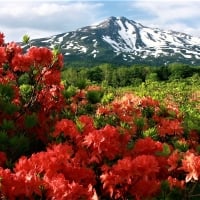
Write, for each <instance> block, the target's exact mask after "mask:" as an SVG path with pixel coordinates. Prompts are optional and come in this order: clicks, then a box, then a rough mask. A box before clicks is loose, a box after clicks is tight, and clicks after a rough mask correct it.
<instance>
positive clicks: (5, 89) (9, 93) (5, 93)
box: [0, 84, 14, 101]
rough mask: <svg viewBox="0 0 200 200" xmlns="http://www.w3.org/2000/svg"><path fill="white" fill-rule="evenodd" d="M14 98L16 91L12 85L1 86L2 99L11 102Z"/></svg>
mask: <svg viewBox="0 0 200 200" xmlns="http://www.w3.org/2000/svg"><path fill="white" fill-rule="evenodd" d="M13 97H14V90H13V88H12V86H11V85H8V84H7V85H4V84H0V98H1V99H3V100H5V101H10V100H11V99H12V98H13Z"/></svg>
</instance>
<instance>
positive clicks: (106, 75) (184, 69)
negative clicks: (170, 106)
mask: <svg viewBox="0 0 200 200" xmlns="http://www.w3.org/2000/svg"><path fill="white" fill-rule="evenodd" d="M192 76H200V66H189V65H186V64H182V63H172V64H169V65H168V66H161V67H152V66H151V67H150V66H139V65H133V66H129V67H127V66H120V67H119V66H118V67H115V66H112V65H111V64H101V65H98V66H94V67H70V66H68V67H66V68H64V70H63V71H62V79H63V80H65V82H66V83H67V84H70V85H74V86H78V87H84V84H86V82H91V83H95V84H104V85H108V86H112V87H125V86H131V85H132V86H137V85H140V84H141V83H142V82H145V81H146V80H151V81H173V80H179V79H185V78H188V77H192Z"/></svg>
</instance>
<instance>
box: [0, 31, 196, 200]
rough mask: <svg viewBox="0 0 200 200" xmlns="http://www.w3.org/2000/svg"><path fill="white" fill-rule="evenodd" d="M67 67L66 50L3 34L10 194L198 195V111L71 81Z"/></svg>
mask: <svg viewBox="0 0 200 200" xmlns="http://www.w3.org/2000/svg"><path fill="white" fill-rule="evenodd" d="M26 39H27V42H28V38H27V37H26ZM62 67H63V60H62V55H61V54H60V53H59V52H58V51H57V50H50V49H47V48H44V47H31V46H30V48H28V49H27V50H26V51H24V50H23V49H22V47H21V46H20V45H19V44H17V43H14V42H11V43H8V44H6V43H5V42H4V35H3V34H0V196H1V199H9V200H10V199H11V200H12V199H55V200H60V199H69V200H71V199H73V200H76V199H77V200H80V199H85V200H97V199H99V200H100V199H122V200H127V199H130V200H131V199H137V200H146V199H155V200H156V199H157V200H161V199H162V200H164V199H165V200H173V199H175V198H176V199H183V200H184V199H185V200H186V199H198V198H199V196H200V188H199V187H200V184H199V177H200V155H199V153H200V146H199V139H200V138H199V134H200V132H199V127H197V126H189V127H188V126H187V124H186V122H185V121H184V120H185V118H188V117H189V115H187V116H185V115H184V113H183V112H181V110H180V109H179V106H177V104H176V103H175V102H172V101H166V102H160V101H158V100H155V99H153V98H152V97H150V96H144V97H139V96H137V95H135V94H133V93H127V94H124V95H122V96H120V95H119V96H116V97H114V96H113V95H112V94H111V93H110V92H109V93H106V91H105V90H104V89H102V88H101V87H99V86H88V85H85V86H84V87H81V88H80V87H79V88H76V87H74V86H70V85H67V84H65V81H61V78H60V77H61V76H60V73H61V69H62ZM188 109H189V108H188ZM195 119H196V118H195ZM187 122H188V120H187Z"/></svg>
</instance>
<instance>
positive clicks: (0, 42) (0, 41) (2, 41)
mask: <svg viewBox="0 0 200 200" xmlns="http://www.w3.org/2000/svg"><path fill="white" fill-rule="evenodd" d="M4 37H5V36H4V34H3V33H1V32H0V46H2V45H3V44H4Z"/></svg>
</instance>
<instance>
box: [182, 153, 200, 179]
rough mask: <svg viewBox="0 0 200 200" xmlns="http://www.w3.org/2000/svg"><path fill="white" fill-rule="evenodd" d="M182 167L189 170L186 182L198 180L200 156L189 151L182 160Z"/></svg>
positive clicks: (186, 170)
mask: <svg viewBox="0 0 200 200" xmlns="http://www.w3.org/2000/svg"><path fill="white" fill-rule="evenodd" d="M180 169H182V170H184V171H185V172H187V175H186V178H185V182H186V183H187V182H190V181H198V180H199V176H200V156H196V155H195V154H194V153H193V152H190V151H187V152H186V154H185V155H184V158H183V160H182V167H180Z"/></svg>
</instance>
